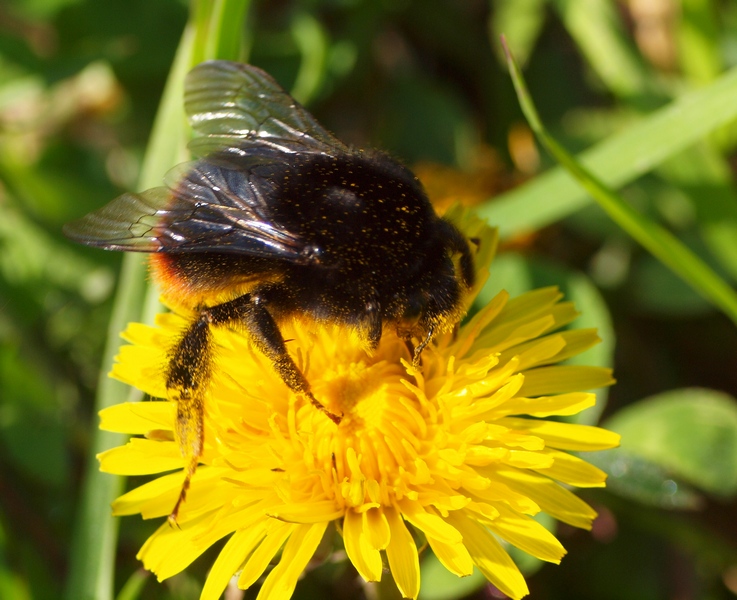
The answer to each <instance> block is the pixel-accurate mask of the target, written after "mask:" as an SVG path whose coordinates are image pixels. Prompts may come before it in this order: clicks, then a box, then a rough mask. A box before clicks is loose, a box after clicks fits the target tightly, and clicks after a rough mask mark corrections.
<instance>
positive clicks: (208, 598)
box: [200, 520, 266, 600]
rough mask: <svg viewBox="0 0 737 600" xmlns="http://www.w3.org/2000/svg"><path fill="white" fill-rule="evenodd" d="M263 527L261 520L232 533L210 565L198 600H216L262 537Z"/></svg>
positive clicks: (263, 522)
mask: <svg viewBox="0 0 737 600" xmlns="http://www.w3.org/2000/svg"><path fill="white" fill-rule="evenodd" d="M265 529H266V522H265V520H262V521H260V522H259V523H254V524H253V525H251V526H250V527H248V529H244V530H242V531H236V532H235V533H234V534H233V536H232V537H231V538H230V539H229V540H228V543H227V544H225V546H223V549H222V550H221V551H220V554H219V555H218V557H217V560H215V563H214V564H213V565H212V569H211V570H210V574H209V575H208V576H207V581H205V586H204V587H203V588H202V594H200V600H218V599H219V598H220V596H221V595H222V593H223V590H225V588H226V587H227V585H228V582H229V581H230V578H231V577H233V574H234V573H235V572H236V571H238V569H240V566H241V565H242V564H243V562H244V561H245V560H246V558H247V557H248V555H249V554H251V552H252V551H253V549H254V548H255V547H256V545H257V544H258V543H259V542H260V541H261V540H262V539H263V536H264V533H265Z"/></svg>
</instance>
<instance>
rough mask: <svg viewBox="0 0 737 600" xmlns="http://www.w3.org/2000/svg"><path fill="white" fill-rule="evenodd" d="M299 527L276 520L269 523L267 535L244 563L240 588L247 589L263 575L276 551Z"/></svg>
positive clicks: (239, 581)
mask: <svg viewBox="0 0 737 600" xmlns="http://www.w3.org/2000/svg"><path fill="white" fill-rule="evenodd" d="M297 527H299V526H298V525H293V524H291V523H282V522H280V521H274V520H272V521H270V522H269V523H268V525H267V532H266V535H265V537H264V538H263V539H262V540H261V543H260V544H259V545H258V546H256V548H255V549H254V551H253V552H252V553H251V556H249V557H248V560H247V561H246V564H245V565H243V571H241V575H240V577H239V578H238V587H239V588H241V589H242V590H246V589H248V588H249V587H251V586H252V585H253V584H254V583H255V582H256V581H257V580H258V578H259V577H261V575H262V574H263V572H264V571H265V570H266V567H268V566H269V563H270V562H271V561H272V559H273V558H274V556H276V553H277V552H279V549H280V548H281V547H282V546H283V545H284V542H286V541H287V540H288V539H289V536H290V535H292V533H293V532H294V531H295V530H296V529H297Z"/></svg>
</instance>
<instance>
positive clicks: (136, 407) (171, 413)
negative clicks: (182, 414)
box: [100, 402, 177, 435]
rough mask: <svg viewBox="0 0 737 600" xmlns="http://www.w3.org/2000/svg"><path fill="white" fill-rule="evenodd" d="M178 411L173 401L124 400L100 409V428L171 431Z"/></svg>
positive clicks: (145, 431) (123, 431)
mask: <svg viewBox="0 0 737 600" xmlns="http://www.w3.org/2000/svg"><path fill="white" fill-rule="evenodd" d="M176 413H177V405H176V404H175V403H173V402H124V403H122V404H116V405H114V406H110V407H108V408H105V409H103V410H101V411H100V429H102V430H103V431H114V432H117V433H130V434H139V435H142V434H145V433H148V432H149V431H152V430H154V429H164V430H168V431H170V430H172V429H173V428H174V417H175V415H176Z"/></svg>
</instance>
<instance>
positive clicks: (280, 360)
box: [205, 286, 341, 424]
mask: <svg viewBox="0 0 737 600" xmlns="http://www.w3.org/2000/svg"><path fill="white" fill-rule="evenodd" d="M282 294H283V292H282V291H281V290H280V289H279V288H278V287H276V286H271V287H269V288H264V289H260V290H259V289H257V290H254V291H253V292H251V293H250V294H244V295H243V296H240V297H239V298H236V299H235V300H231V301H230V302H225V303H224V304H219V305H218V306H214V307H212V308H210V309H207V311H206V313H205V314H207V317H208V318H209V319H210V322H211V323H212V324H213V325H229V324H239V325H242V326H244V327H245V328H246V329H247V331H248V333H249V335H250V336H251V340H252V341H253V343H254V344H255V346H256V348H258V350H259V351H260V352H262V353H263V354H264V356H266V357H267V358H268V359H269V360H271V362H272V364H273V365H274V369H275V370H276V372H277V373H278V374H279V376H280V377H281V379H282V381H283V382H284V383H285V384H286V385H287V387H288V388H289V389H290V390H292V391H294V392H296V393H298V394H304V395H305V396H307V398H308V399H309V401H310V402H311V403H312V405H313V406H315V408H317V409H319V410H320V411H321V412H323V413H324V414H325V415H326V416H328V417H329V418H330V419H331V420H332V421H333V422H334V423H336V424H337V423H340V419H341V417H340V416H339V415H336V414H334V413H332V412H330V411H329V410H328V409H327V408H326V407H325V406H323V405H322V404H321V403H320V402H319V401H318V400H317V398H315V396H314V395H313V394H312V391H311V390H310V384H309V382H308V381H307V378H306V377H305V376H304V374H303V373H302V371H300V370H299V368H298V367H297V365H296V364H295V362H294V360H293V359H292V357H291V356H290V355H289V352H287V346H286V344H285V343H284V337H283V336H282V334H281V331H280V330H279V327H278V325H277V324H276V321H275V320H274V317H273V316H272V315H271V313H270V312H269V311H268V310H267V306H269V305H270V304H271V305H279V304H280V303H284V304H286V302H287V300H286V299H285V297H286V294H284V297H283V296H282ZM280 301H283V302H280Z"/></svg>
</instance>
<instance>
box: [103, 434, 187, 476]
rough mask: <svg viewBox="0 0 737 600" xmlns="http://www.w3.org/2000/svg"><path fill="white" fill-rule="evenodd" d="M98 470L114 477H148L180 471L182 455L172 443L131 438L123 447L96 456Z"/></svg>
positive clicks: (182, 461) (176, 445) (182, 463)
mask: <svg viewBox="0 0 737 600" xmlns="http://www.w3.org/2000/svg"><path fill="white" fill-rule="evenodd" d="M97 459H98V460H99V461H100V470H101V471H102V472H103V473H115V474H116V475H150V474H152V473H161V472H162V471H171V470H172V469H181V468H182V466H183V465H184V459H183V458H182V453H181V452H180V450H179V446H178V444H176V443H174V442H154V441H152V440H146V439H141V438H133V439H132V440H131V441H130V442H128V443H127V444H126V445H125V446H119V447H117V448H112V449H110V450H106V451H105V452H101V453H100V454H98V455H97Z"/></svg>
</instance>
